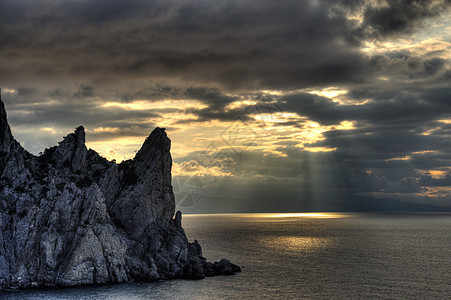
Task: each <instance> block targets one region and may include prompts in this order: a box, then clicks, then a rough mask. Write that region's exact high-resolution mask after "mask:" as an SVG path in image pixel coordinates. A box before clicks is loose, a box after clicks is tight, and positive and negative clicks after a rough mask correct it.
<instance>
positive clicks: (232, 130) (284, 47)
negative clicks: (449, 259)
mask: <svg viewBox="0 0 451 300" xmlns="http://www.w3.org/2000/svg"><path fill="white" fill-rule="evenodd" d="M0 87H1V88H2V99H3V101H4V102H5V106H6V109H7V111H8V118H9V122H10V125H11V127H12V131H13V134H14V136H15V137H16V139H17V140H18V141H20V142H21V144H22V145H23V146H24V147H25V148H26V149H28V150H29V151H30V152H32V153H34V154H38V153H39V152H41V151H43V149H44V148H46V147H50V146H53V145H55V144H56V143H57V142H58V141H60V140H62V138H63V137H64V136H65V135H67V134H68V133H70V132H72V131H73V130H74V128H75V127H77V126H78V125H83V126H84V127H85V129H86V135H87V146H88V147H90V148H92V149H94V150H96V151H97V152H99V153H100V154H101V155H103V156H105V157H107V158H108V159H110V160H112V159H116V161H117V162H120V161H122V160H125V159H130V158H133V157H134V155H135V153H136V151H137V150H139V148H140V146H141V144H142V143H143V141H144V139H145V138H146V137H147V136H148V135H149V133H150V132H151V131H152V130H153V128H155V127H164V128H166V132H167V133H168V135H169V137H170V138H171V140H172V150H171V151H172V157H173V162H174V163H173V179H174V180H173V185H174V191H175V194H176V202H177V204H178V208H179V209H181V210H182V211H184V212H251V211H255V212H258V211H286V212H291V211H293V212H298V211H305V210H340V209H343V210H346V209H348V208H349V207H350V206H349V205H353V206H355V207H357V206H358V205H359V203H366V204H368V203H373V204H375V205H377V204H378V203H382V202H381V201H382V200H383V199H395V200H400V201H404V202H409V203H417V204H418V203H419V204H430V205H440V206H447V205H448V206H449V205H451V1H450V0H431V1H415V0H394V1H371V0H355V1H347V0H337V1H331V0H305V1H298V0H282V1H269V0H258V1H257V0H239V1H233V0H220V1H219V0H190V1H182V0H161V1H160V0H129V1H119V0H90V1H87V0H33V1H32V0H0ZM359 201H360V202H359ZM351 202H352V203H351ZM350 203H351V204H350ZM384 203H385V202H384ZM356 205H357V206H356Z"/></svg>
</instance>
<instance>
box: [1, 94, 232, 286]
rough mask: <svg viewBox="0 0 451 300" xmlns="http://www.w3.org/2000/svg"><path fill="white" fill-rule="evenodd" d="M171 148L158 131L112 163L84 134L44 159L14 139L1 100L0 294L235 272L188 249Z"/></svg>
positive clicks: (193, 248) (80, 130) (195, 246)
mask: <svg viewBox="0 0 451 300" xmlns="http://www.w3.org/2000/svg"><path fill="white" fill-rule="evenodd" d="M170 147H171V141H170V140H169V138H168V137H167V135H166V133H165V131H164V129H161V128H156V129H155V130H154V131H153V132H152V133H151V134H150V136H149V137H148V138H147V139H146V141H145V142H144V144H143V146H142V148H141V149H140V150H139V152H138V153H137V154H136V156H135V158H134V159H133V160H129V161H124V162H122V163H121V164H116V163H114V162H109V161H107V160H106V159H104V158H102V157H101V156H99V155H98V154H97V153H96V152H95V151H93V150H88V149H87V148H86V146H85V132H84V128H83V127H78V128H77V129H76V131H75V132H74V133H72V134H69V135H68V136H66V137H65V138H64V140H63V141H62V142H60V143H59V145H58V146H55V147H52V148H49V149H46V150H45V151H44V153H43V154H42V155H40V156H34V155H32V154H30V153H28V152H27V151H26V150H24V149H23V148H22V146H20V144H19V143H18V142H17V141H16V140H15V139H14V138H13V136H12V134H11V130H10V127H9V125H8V122H7V118H6V111H5V108H4V104H3V102H2V101H1V99H0V290H3V289H10V288H30V287H40V286H73V285H81V284H99V283H114V282H126V281H130V280H157V279H164V278H177V277H178V278H180V277H182V278H196V279H197V278H203V277H205V276H213V275H219V274H233V273H234V272H236V271H239V267H237V266H235V265H233V264H230V262H229V261H227V260H222V261H221V262H219V263H215V264H212V263H208V262H206V260H205V258H203V257H202V251H201V248H200V246H199V244H198V243H197V241H196V242H194V243H189V242H188V240H187V238H186V235H185V232H184V230H183V228H182V227H181V213H180V212H177V214H175V216H174V212H175V204H174V195H173V192H172V185H171V165H172V159H171V155H170Z"/></svg>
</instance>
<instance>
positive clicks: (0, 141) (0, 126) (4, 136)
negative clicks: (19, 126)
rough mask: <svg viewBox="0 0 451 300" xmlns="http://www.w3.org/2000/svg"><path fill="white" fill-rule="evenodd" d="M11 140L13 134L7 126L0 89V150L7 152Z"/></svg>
mask: <svg viewBox="0 0 451 300" xmlns="http://www.w3.org/2000/svg"><path fill="white" fill-rule="evenodd" d="M12 141H13V136H12V134H11V129H10V128H9V124H8V119H7V115H6V110H5V104H4V103H3V101H2V98H1V90H0V152H9V151H10V147H11V143H12Z"/></svg>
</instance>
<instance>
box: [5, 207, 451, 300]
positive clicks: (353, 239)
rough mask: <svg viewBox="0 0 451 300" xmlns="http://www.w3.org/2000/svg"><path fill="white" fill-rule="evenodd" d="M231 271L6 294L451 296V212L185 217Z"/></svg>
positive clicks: (208, 252)
mask: <svg viewBox="0 0 451 300" xmlns="http://www.w3.org/2000/svg"><path fill="white" fill-rule="evenodd" d="M183 227H184V228H185V231H186V234H187V236H188V238H189V240H191V241H193V240H194V239H197V240H198V241H199V243H200V244H201V245H202V247H203V254H204V256H205V257H206V258H207V259H208V260H209V261H218V260H220V259H222V258H227V259H230V260H231V261H232V262H233V263H235V264H238V265H240V266H241V268H242V272H241V273H237V275H232V276H218V277H212V278H206V279H203V280H167V281H158V282H150V283H143V282H134V283H126V284H116V285H104V286H97V287H76V288H59V289H38V290H28V291H18V292H3V293H1V294H0V298H1V299H20V300H24V299H108V300H112V299H450V298H451V214H432V213H427V214H426V213H417V214H411V213H406V214H402V213H391V214H382V213H377V214H376V213H367V214H361V213H359V214H354V213H298V214H215V215H184V217H183Z"/></svg>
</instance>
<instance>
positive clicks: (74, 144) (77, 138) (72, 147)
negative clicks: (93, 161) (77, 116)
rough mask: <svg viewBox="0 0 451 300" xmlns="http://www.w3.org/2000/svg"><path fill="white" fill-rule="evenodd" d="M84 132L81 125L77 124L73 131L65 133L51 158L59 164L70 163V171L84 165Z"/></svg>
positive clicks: (85, 152)
mask: <svg viewBox="0 0 451 300" xmlns="http://www.w3.org/2000/svg"><path fill="white" fill-rule="evenodd" d="M85 143H86V134H85V129H84V127H83V126H78V127H77V128H76V130H75V132H74V133H71V134H69V135H67V136H66V137H65V138H64V140H63V141H62V142H60V144H59V145H58V147H57V148H56V150H55V152H54V154H53V159H54V160H56V161H57V162H58V163H59V164H60V165H70V166H71V169H72V171H80V170H83V169H84V168H85V167H86V155H87V152H88V149H87V148H86V145H85Z"/></svg>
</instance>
